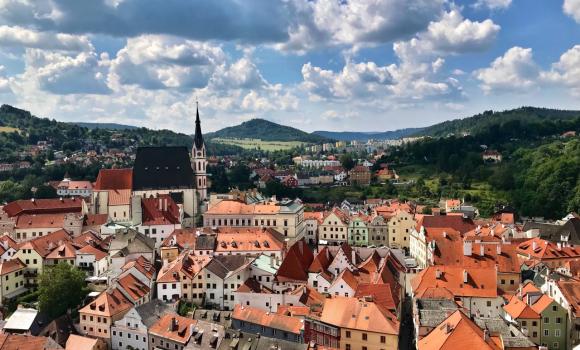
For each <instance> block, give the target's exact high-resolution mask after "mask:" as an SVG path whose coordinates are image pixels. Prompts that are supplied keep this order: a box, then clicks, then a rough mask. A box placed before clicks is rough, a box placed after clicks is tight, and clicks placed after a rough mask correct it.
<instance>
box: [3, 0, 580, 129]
mask: <svg viewBox="0 0 580 350" xmlns="http://www.w3.org/2000/svg"><path fill="white" fill-rule="evenodd" d="M196 100H199V103H200V109H201V111H200V112H201V116H202V121H203V125H204V129H205V130H207V131H213V130H217V129H219V128H222V127H225V126H229V125H234V124H238V123H240V122H241V121H244V120H248V119H251V118H265V119H270V120H273V121H276V122H280V123H282V124H286V125H291V126H295V127H298V128H301V129H304V130H307V131H313V130H358V131H377V130H381V131H382V130H393V129H398V128H404V127H416V126H425V125H430V124H433V123H437V122H440V121H443V120H447V119H453V118H459V117H466V116H470V115H472V114H475V113H479V112H481V111H483V110H489V109H494V110H502V109H508V108H514V107H518V106H522V105H534V106H545V107H554V108H562V109H580V0H533V1H530V0H475V1H459V0H458V1H448V0H357V1H344V0H342V1H339V0H284V1H282V0H250V1H248V0H222V1H215V2H211V1H204V0H87V1H81V2H79V1H78V0H0V102H1V103H9V104H13V105H15V106H18V107H20V108H25V109H28V110H30V111H31V112H32V113H34V114H35V115H38V116H43V117H51V118H55V119H58V120H63V121H99V122H118V123H126V124H133V125H139V126H146V127H150V128H155V129H160V128H168V129H172V130H176V131H181V132H187V133H191V132H192V128H193V116H194V110H193V109H194V106H195V101H196Z"/></svg>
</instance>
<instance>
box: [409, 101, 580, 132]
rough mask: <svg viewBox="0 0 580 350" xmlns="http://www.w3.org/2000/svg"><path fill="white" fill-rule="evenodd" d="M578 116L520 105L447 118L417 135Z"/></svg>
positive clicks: (576, 113) (477, 130)
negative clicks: (504, 109)
mask: <svg viewBox="0 0 580 350" xmlns="http://www.w3.org/2000/svg"><path fill="white" fill-rule="evenodd" d="M578 117H580V111H571V110H559V109H549V108H538V107H521V108H517V109H512V110H506V111H502V112H494V111H485V112H483V113H480V114H477V115H474V116H472V117H469V118H464V119H455V120H448V121H445V122H442V123H439V124H435V125H432V126H429V127H427V128H425V129H423V130H421V131H420V132H418V133H417V134H418V135H427V136H439V137H443V136H448V135H451V134H454V135H462V134H476V133H479V132H484V131H485V130H486V129H488V128H489V127H491V126H492V125H495V126H501V125H503V124H505V123H514V124H518V123H519V125H522V124H542V123H543V122H544V121H553V122H558V121H561V120H570V119H575V118H578Z"/></svg>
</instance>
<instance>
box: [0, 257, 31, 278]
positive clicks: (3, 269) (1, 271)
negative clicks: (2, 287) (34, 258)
mask: <svg viewBox="0 0 580 350" xmlns="http://www.w3.org/2000/svg"><path fill="white" fill-rule="evenodd" d="M24 268H26V265H25V264H24V263H23V262H22V261H20V259H18V258H16V259H12V260H7V261H4V262H2V263H0V275H2V276H3V275H6V274H8V273H12V272H14V271H18V270H21V269H24Z"/></svg>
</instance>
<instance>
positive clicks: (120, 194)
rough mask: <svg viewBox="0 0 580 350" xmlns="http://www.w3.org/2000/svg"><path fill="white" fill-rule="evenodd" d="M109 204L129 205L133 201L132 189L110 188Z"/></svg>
mask: <svg viewBox="0 0 580 350" xmlns="http://www.w3.org/2000/svg"><path fill="white" fill-rule="evenodd" d="M108 192H109V205H128V204H129V203H131V190H109V191H108Z"/></svg>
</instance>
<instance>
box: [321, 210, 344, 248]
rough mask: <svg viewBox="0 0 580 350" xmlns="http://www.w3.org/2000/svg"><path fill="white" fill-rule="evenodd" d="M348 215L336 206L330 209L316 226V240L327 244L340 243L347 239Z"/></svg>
mask: <svg viewBox="0 0 580 350" xmlns="http://www.w3.org/2000/svg"><path fill="white" fill-rule="evenodd" d="M348 223H349V218H348V215H347V214H345V213H344V212H343V211H342V210H340V209H338V208H334V209H332V211H331V212H329V213H328V214H327V215H326V216H325V217H324V220H322V224H320V225H319V226H318V240H319V241H326V242H327V243H328V244H329V245H340V244H341V243H342V242H347V241H348Z"/></svg>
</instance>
